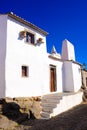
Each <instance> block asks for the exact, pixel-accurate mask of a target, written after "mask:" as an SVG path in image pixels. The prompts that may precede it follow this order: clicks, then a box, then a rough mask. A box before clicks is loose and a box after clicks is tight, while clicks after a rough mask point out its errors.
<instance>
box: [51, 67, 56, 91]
mask: <svg viewBox="0 0 87 130" xmlns="http://www.w3.org/2000/svg"><path fill="white" fill-rule="evenodd" d="M55 91H56V66H53V65H50V92H55Z"/></svg>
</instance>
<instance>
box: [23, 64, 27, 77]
mask: <svg viewBox="0 0 87 130" xmlns="http://www.w3.org/2000/svg"><path fill="white" fill-rule="evenodd" d="M22 77H28V67H27V66H22Z"/></svg>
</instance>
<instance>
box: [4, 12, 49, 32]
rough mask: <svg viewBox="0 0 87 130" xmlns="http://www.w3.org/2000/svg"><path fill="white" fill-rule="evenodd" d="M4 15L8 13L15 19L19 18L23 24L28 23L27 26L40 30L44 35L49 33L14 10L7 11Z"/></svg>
mask: <svg viewBox="0 0 87 130" xmlns="http://www.w3.org/2000/svg"><path fill="white" fill-rule="evenodd" d="M2 15H8V16H9V17H11V18H13V19H15V20H17V21H19V22H21V23H23V24H25V25H27V26H29V27H31V28H33V29H35V30H37V31H38V32H40V33H42V34H44V35H48V32H46V31H44V30H43V29H41V28H40V27H38V26H36V25H35V24H33V23H31V22H29V21H27V20H25V19H23V18H21V17H19V16H17V15H16V14H14V13H13V12H9V13H5V14H2Z"/></svg>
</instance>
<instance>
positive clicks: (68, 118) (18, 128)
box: [0, 103, 87, 130]
mask: <svg viewBox="0 0 87 130" xmlns="http://www.w3.org/2000/svg"><path fill="white" fill-rule="evenodd" d="M8 115H9V113H8ZM8 115H5V114H4V115H3V114H0V130H87V103H82V104H80V105H78V106H76V107H74V108H72V109H71V110H69V111H67V112H64V113H62V114H60V115H58V116H56V117H54V118H52V119H49V120H39V119H35V118H33V117H32V119H28V117H27V116H26V115H24V114H23V115H20V114H19V115H16V116H15V117H13V118H10V117H9V116H8Z"/></svg>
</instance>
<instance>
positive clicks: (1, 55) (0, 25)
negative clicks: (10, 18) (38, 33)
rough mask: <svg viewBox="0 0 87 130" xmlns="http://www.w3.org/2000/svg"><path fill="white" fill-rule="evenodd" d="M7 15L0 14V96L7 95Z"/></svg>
mask: <svg viewBox="0 0 87 130" xmlns="http://www.w3.org/2000/svg"><path fill="white" fill-rule="evenodd" d="M6 19H7V17H6V16H2V15H1V16H0V98H2V97H5V90H6V88H5V81H6V80H5V59H6V35H7V22H6Z"/></svg>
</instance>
